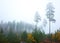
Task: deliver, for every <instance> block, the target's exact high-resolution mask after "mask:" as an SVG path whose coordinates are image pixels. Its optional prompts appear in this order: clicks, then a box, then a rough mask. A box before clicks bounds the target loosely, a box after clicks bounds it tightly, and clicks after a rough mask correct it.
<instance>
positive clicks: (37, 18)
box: [34, 12, 41, 29]
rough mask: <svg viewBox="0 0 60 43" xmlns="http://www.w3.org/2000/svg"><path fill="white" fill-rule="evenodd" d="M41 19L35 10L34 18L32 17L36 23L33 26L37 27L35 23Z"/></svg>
mask: <svg viewBox="0 0 60 43" xmlns="http://www.w3.org/2000/svg"><path fill="white" fill-rule="evenodd" d="M40 20H41V17H40V15H39V13H38V12H36V14H35V18H34V21H35V22H36V25H35V28H36V29H37V24H38V22H39V21H40Z"/></svg>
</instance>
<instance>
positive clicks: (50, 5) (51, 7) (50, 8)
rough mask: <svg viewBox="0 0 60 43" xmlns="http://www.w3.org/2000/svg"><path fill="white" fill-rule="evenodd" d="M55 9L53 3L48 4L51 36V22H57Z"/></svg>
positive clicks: (47, 14)
mask: <svg viewBox="0 0 60 43" xmlns="http://www.w3.org/2000/svg"><path fill="white" fill-rule="evenodd" d="M54 9H55V8H54V7H53V4H52V3H51V2H49V3H48V4H47V9H46V11H47V13H46V16H47V18H48V20H49V34H51V22H53V23H55V21H56V20H55V19H54V12H55V11H54Z"/></svg>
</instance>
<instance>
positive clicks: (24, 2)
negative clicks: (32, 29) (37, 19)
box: [0, 0, 60, 33]
mask: <svg viewBox="0 0 60 43" xmlns="http://www.w3.org/2000/svg"><path fill="white" fill-rule="evenodd" d="M49 1H50V2H52V3H53V5H54V7H55V13H54V15H55V17H54V18H55V19H56V22H55V23H52V28H51V32H54V31H55V30H57V29H59V27H60V0H0V21H1V20H3V21H4V22H7V21H14V20H15V21H18V22H19V21H25V22H28V23H31V24H33V23H34V15H35V13H36V11H38V13H39V14H40V16H41V19H42V20H43V19H44V18H46V16H45V14H46V5H47V3H48V2H49ZM47 27H48V25H47ZM47 27H46V28H45V29H44V30H45V32H46V33H48V29H47Z"/></svg>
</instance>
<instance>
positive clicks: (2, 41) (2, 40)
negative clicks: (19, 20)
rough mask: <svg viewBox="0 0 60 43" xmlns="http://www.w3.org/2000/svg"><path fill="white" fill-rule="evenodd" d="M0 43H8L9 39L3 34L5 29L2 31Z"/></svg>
mask: <svg viewBox="0 0 60 43" xmlns="http://www.w3.org/2000/svg"><path fill="white" fill-rule="evenodd" d="M0 43H8V39H7V38H6V37H5V35H4V34H3V29H1V30H0Z"/></svg>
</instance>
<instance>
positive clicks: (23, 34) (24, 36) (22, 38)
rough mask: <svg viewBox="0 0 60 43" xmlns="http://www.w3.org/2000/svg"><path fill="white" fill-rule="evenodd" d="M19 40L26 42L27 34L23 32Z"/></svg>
mask: <svg viewBox="0 0 60 43" xmlns="http://www.w3.org/2000/svg"><path fill="white" fill-rule="evenodd" d="M21 40H23V41H26V40H27V32H26V31H24V32H23V33H22V34H21Z"/></svg>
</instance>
